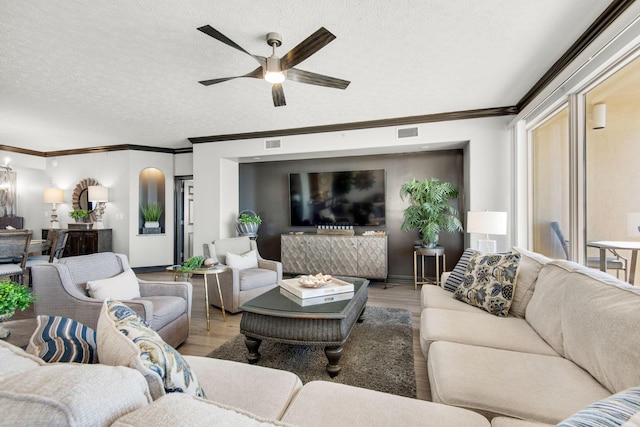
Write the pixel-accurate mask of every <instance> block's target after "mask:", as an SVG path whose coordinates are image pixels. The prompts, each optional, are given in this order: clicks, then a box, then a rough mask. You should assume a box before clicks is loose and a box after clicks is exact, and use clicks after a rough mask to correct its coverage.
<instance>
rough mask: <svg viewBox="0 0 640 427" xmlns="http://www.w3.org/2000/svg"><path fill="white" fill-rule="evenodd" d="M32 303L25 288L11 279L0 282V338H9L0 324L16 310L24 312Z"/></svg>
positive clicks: (30, 295)
mask: <svg viewBox="0 0 640 427" xmlns="http://www.w3.org/2000/svg"><path fill="white" fill-rule="evenodd" d="M32 302H33V294H32V293H31V292H29V289H27V287H25V286H22V285H20V284H18V283H16V282H14V281H13V280H11V279H4V280H2V281H0V338H6V337H8V336H9V333H10V332H9V331H8V330H6V329H4V328H3V327H2V322H4V321H5V320H7V319H9V318H10V317H11V316H13V314H14V313H15V311H16V309H18V310H22V311H24V309H26V308H27V307H29V305H31V303H32Z"/></svg>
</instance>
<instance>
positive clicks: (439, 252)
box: [413, 246, 447, 289]
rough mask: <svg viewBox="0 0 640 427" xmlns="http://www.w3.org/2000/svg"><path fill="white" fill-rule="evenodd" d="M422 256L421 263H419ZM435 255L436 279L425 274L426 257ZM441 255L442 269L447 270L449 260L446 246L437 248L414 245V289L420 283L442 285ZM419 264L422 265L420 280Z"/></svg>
mask: <svg viewBox="0 0 640 427" xmlns="http://www.w3.org/2000/svg"><path fill="white" fill-rule="evenodd" d="M418 257H420V263H418ZM425 257H434V258H435V263H436V277H435V280H429V279H427V278H425V276H424V258H425ZM440 257H442V271H447V260H446V257H445V255H444V248H443V247H442V246H436V247H435V248H423V247H414V249H413V289H418V285H425V284H433V283H435V284H436V285H440ZM418 265H420V279H421V280H420V281H418Z"/></svg>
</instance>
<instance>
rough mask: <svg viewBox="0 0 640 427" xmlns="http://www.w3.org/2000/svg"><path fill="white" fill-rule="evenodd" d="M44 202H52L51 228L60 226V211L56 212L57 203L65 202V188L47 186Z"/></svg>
mask: <svg viewBox="0 0 640 427" xmlns="http://www.w3.org/2000/svg"><path fill="white" fill-rule="evenodd" d="M43 200H44V202H45V203H51V204H52V205H51V219H50V220H49V228H60V223H59V222H58V213H57V212H56V203H62V202H64V190H63V189H61V188H45V190H44V199H43Z"/></svg>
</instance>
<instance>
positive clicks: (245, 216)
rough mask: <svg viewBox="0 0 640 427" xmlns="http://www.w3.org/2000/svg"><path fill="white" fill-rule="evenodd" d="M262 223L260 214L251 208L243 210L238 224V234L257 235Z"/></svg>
mask: <svg viewBox="0 0 640 427" xmlns="http://www.w3.org/2000/svg"><path fill="white" fill-rule="evenodd" d="M260 224H262V218H260V215H258V214H257V213H255V212H254V211H252V210H249V209H246V210H243V211H241V212H240V215H238V223H237V224H236V230H237V231H238V236H248V237H256V236H257V235H258V228H260Z"/></svg>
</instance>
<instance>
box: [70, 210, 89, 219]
mask: <svg viewBox="0 0 640 427" xmlns="http://www.w3.org/2000/svg"><path fill="white" fill-rule="evenodd" d="M90 214H91V211H88V210H86V209H76V210H74V211H71V212H69V216H70V217H71V218H73V219H75V220H79V219H85V218H86V217H88V216H89V215H90Z"/></svg>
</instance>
